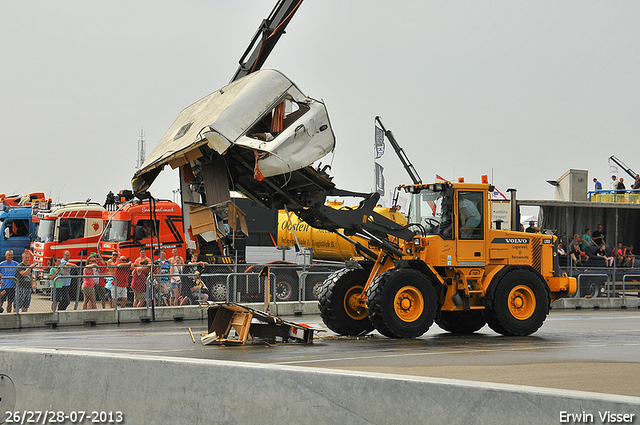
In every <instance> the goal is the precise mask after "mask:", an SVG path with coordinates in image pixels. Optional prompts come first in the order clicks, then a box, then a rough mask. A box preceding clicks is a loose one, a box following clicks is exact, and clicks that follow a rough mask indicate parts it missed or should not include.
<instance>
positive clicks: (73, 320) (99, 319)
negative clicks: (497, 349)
mask: <svg viewBox="0 0 640 425" xmlns="http://www.w3.org/2000/svg"><path fill="white" fill-rule="evenodd" d="M242 305H246V306H248V307H251V308H253V309H256V310H262V308H263V304H262V303H246V304H242ZM551 308H552V309H558V310H562V309H580V308H584V309H593V308H601V309H621V308H628V309H637V308H640V298H636V297H627V298H624V299H623V298H609V299H608V298H592V299H588V298H562V299H559V300H556V301H554V302H553V303H551ZM269 312H270V313H272V314H275V315H279V316H293V315H294V314H302V315H317V314H319V311H318V303H317V301H303V302H302V303H299V302H297V301H296V302H281V303H277V304H271V306H270V307H269ZM155 314H156V317H155V320H156V321H158V322H162V321H171V320H176V319H181V320H202V319H206V318H207V312H206V311H204V310H201V308H200V307H199V306H183V307H161V308H157V309H156V311H155ZM150 319H151V310H150V309H144V308H124V309H118V311H117V312H116V311H114V310H110V309H109V310H102V309H98V310H67V311H61V312H56V313H52V312H49V313H21V314H20V315H16V314H0V330H2V329H24V328H43V327H46V326H49V324H50V323H55V324H56V325H57V326H83V325H85V324H86V323H87V321H91V322H93V324H96V325H105V324H118V323H135V322H140V321H143V320H150Z"/></svg>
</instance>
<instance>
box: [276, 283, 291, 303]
mask: <svg viewBox="0 0 640 425" xmlns="http://www.w3.org/2000/svg"><path fill="white" fill-rule="evenodd" d="M292 295H293V288H292V287H291V284H290V283H289V282H287V281H286V280H281V281H280V282H278V283H276V299H277V300H278V301H288V300H290V299H291V296H292Z"/></svg>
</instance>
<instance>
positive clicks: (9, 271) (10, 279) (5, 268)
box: [0, 250, 18, 313]
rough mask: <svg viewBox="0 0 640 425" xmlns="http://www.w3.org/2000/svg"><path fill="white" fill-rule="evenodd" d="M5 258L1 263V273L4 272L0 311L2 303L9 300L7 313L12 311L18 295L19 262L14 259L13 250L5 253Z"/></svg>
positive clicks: (0, 293)
mask: <svg viewBox="0 0 640 425" xmlns="http://www.w3.org/2000/svg"><path fill="white" fill-rule="evenodd" d="M5 258H6V259H5V260H4V261H3V262H2V263H0V273H2V289H1V290H0V313H1V312H2V311H3V310H2V304H4V302H5V300H6V301H7V313H11V308H12V306H13V303H14V302H15V297H16V279H15V277H16V267H17V266H18V262H16V261H14V260H13V251H11V250H9V251H7V252H6V253H5Z"/></svg>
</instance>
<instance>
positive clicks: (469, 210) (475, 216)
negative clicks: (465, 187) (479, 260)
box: [458, 192, 482, 237]
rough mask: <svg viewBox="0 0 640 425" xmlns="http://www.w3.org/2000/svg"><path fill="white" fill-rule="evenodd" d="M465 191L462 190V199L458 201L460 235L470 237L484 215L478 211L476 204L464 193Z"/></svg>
mask: <svg viewBox="0 0 640 425" xmlns="http://www.w3.org/2000/svg"><path fill="white" fill-rule="evenodd" d="M463 193H464V192H460V200H459V201H458V213H459V217H458V219H459V223H460V236H461V237H469V236H471V234H472V232H473V229H475V228H476V227H478V225H479V224H480V222H481V221H482V215H480V212H478V208H477V207H476V204H475V203H474V202H473V201H472V200H471V199H468V198H467V197H466V196H465V195H463Z"/></svg>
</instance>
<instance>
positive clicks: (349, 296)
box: [344, 286, 367, 320]
mask: <svg viewBox="0 0 640 425" xmlns="http://www.w3.org/2000/svg"><path fill="white" fill-rule="evenodd" d="M363 289H364V287H363V286H354V287H352V288H351V289H349V290H348V291H347V293H346V295H345V296H344V311H345V312H346V313H347V316H349V317H351V318H352V319H354V320H363V319H366V318H367V308H366V307H365V306H364V305H362V304H360V303H359V302H358V300H359V299H360V295H362V290H363Z"/></svg>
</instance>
